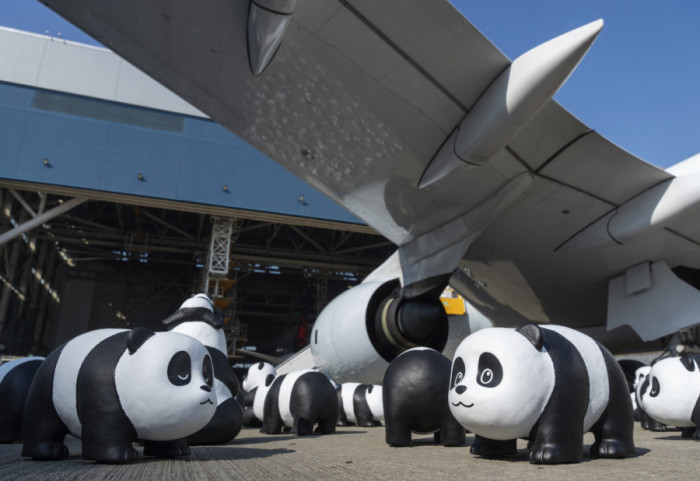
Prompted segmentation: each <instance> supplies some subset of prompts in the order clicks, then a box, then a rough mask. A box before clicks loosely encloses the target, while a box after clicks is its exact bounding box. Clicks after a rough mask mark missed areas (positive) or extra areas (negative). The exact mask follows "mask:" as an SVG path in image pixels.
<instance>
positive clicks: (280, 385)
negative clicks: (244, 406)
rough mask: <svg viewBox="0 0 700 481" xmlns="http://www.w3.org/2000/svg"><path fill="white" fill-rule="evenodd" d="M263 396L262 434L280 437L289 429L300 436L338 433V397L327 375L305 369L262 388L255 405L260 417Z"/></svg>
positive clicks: (293, 372)
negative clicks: (260, 404) (284, 430)
mask: <svg viewBox="0 0 700 481" xmlns="http://www.w3.org/2000/svg"><path fill="white" fill-rule="evenodd" d="M270 377H271V376H268V378H270ZM263 396H264V402H263V413H262V415H263V419H262V422H263V425H262V428H261V431H262V432H264V433H267V434H279V433H281V432H282V429H283V428H285V427H286V428H291V432H292V433H295V434H297V435H298V436H305V435H307V434H312V433H314V432H316V433H319V434H330V433H333V432H335V424H336V420H337V418H338V398H337V396H336V393H335V388H334V387H333V385H332V384H331V381H330V379H328V377H326V375H325V374H322V373H320V372H318V371H315V370H313V369H303V370H299V371H292V372H290V373H288V374H282V375H280V376H277V377H276V378H274V380H273V381H272V382H271V383H270V384H269V385H267V383H266V385H264V386H263V385H259V386H258V392H257V394H256V396H255V404H254V409H255V410H256V415H257V414H258V409H259V408H256V406H259V401H258V398H259V397H260V399H261V400H262V398H263ZM316 424H318V428H317V429H316V430H315V431H314V425H316Z"/></svg>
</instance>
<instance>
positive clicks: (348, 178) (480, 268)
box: [44, 0, 700, 339]
mask: <svg viewBox="0 0 700 481" xmlns="http://www.w3.org/2000/svg"><path fill="white" fill-rule="evenodd" d="M44 3H46V4H47V5H48V6H49V7H50V8H52V9H54V10H55V11H57V12H58V13H59V14H61V15H62V16H64V17H66V18H67V19H68V20H70V21H71V22H73V23H74V24H76V25H77V26H79V27H81V28H82V29H84V30H85V31H86V32H87V33H89V34H90V35H92V36H93V37H94V38H96V39H97V40H98V41H100V42H102V43H103V44H104V45H106V46H108V47H109V48H111V49H112V50H114V51H115V52H116V53H118V54H119V55H121V56H122V57H124V58H125V59H127V60H128V61H130V62H131V63H133V64H134V65H136V66H137V67H139V68H140V69H142V70H143V71H145V72H146V73H148V74H149V75H151V76H152V77H153V78H155V79H156V80H158V81H159V82H161V83H162V84H164V85H165V86H166V87H169V88H170V89H171V90H173V91H174V92H176V93H178V94H179V95H180V96H181V97H183V98H184V99H186V100H187V101H189V102H190V103H192V104H193V105H194V106H196V107H197V108H198V109H200V110H202V111H203V112H205V113H207V114H208V115H209V116H210V117H211V118H212V119H214V120H216V121H217V122H220V123H222V124H223V125H225V126H226V127H227V128H228V129H229V130H231V131H232V132H234V133H235V134H237V135H238V136H240V137H241V138H243V139H244V140H246V141H247V142H249V143H250V144H252V145H253V146H255V147H256V148H258V149H259V150H261V151H262V152H264V153H265V154H266V155H268V156H269V157H270V158H272V159H274V160H275V161H277V162H279V163H280V164H281V165H283V166H284V167H286V168H287V169H289V170H290V171H292V172H294V173H295V174H297V175H298V176H300V177H301V178H303V179H304V180H306V181H307V182H309V183H310V184H311V185H313V186H314V187H316V188H317V189H319V190H320V191H322V192H324V193H325V194H327V195H328V196H329V197H331V198H333V199H334V200H336V201H337V202H339V203H340V204H342V205H343V206H345V207H346V208H347V209H348V210H350V211H351V212H352V213H354V214H355V215H357V216H358V217H360V218H361V219H363V220H364V221H365V222H367V224H369V225H370V226H371V227H373V228H374V229H376V230H377V231H378V232H379V233H381V234H383V235H384V236H386V237H387V238H388V239H389V240H391V241H392V242H394V243H395V244H396V245H397V246H399V248H400V249H399V253H400V263H401V266H402V268H403V269H404V276H405V277H406V278H407V279H408V283H409V284H410V283H419V282H420V281H421V280H423V279H425V278H429V277H431V276H435V275H440V274H444V271H446V270H449V272H452V270H453V269H454V268H455V267H457V266H459V269H458V270H457V272H456V273H455V274H454V275H453V277H452V283H453V285H454V286H456V287H457V288H458V289H459V290H460V291H461V292H462V293H463V294H464V295H465V296H466V297H467V298H468V299H469V300H470V301H471V302H472V303H474V305H476V306H477V307H478V308H479V309H481V310H482V311H483V312H485V313H486V314H487V315H488V316H489V317H491V318H492V319H494V320H495V321H497V322H501V323H510V324H512V323H518V322H525V321H538V322H556V323H562V324H567V325H571V326H573V327H579V328H585V327H594V326H602V325H604V322H605V320H606V317H608V316H609V313H610V312H613V311H614V312H615V313H616V314H615V316H616V317H615V319H616V320H613V325H614V322H618V325H619V324H625V323H629V322H632V323H637V325H636V326H635V327H636V328H639V329H641V330H644V329H645V328H646V329H647V331H646V333H645V334H643V335H642V337H643V338H644V339H651V338H653V337H650V336H657V337H658V335H665V334H668V333H670V332H673V330H675V329H676V328H677V327H678V326H677V325H675V324H674V325H673V326H670V324H668V323H666V324H664V326H665V327H659V325H660V324H663V323H662V322H660V321H659V320H658V319H647V320H644V321H643V322H641V323H640V321H638V320H635V319H634V318H635V312H637V311H635V310H634V309H632V310H630V309H631V308H630V307H629V306H628V305H629V302H628V301H629V299H628V297H630V296H633V295H636V294H639V293H642V294H643V293H644V292H646V291H650V290H653V289H651V288H652V287H654V286H655V282H657V279H659V277H658V275H657V274H656V272H657V271H655V270H654V269H653V268H652V266H655V265H657V263H661V264H663V265H666V266H667V267H668V268H678V267H679V266H685V267H687V268H691V269H697V268H698V267H700V265H699V264H700V256H698V254H699V253H700V249H699V246H700V228H698V227H697V225H698V223H697V222H695V223H693V224H689V222H688V219H697V209H694V208H693V205H690V206H686V207H685V208H683V209H681V210H682V212H679V211H678V209H677V208H676V211H674V213H673V215H669V216H667V217H665V218H664V219H662V221H658V219H655V218H652V217H653V215H652V213H653V205H655V204H653V201H654V200H656V202H658V201H659V200H660V199H663V198H667V199H668V198H669V197H665V196H666V194H668V192H670V191H674V189H675V191H678V188H675V187H672V186H673V185H676V184H673V182H674V181H675V179H676V177H674V175H672V173H669V172H666V171H664V170H661V169H658V168H656V167H654V166H652V165H650V164H647V163H645V162H644V161H642V160H640V159H639V158H636V157H635V156H633V155H631V154H629V153H627V152H625V151H624V150H622V149H620V148H619V147H617V146H615V145H613V144H612V143H610V142H609V141H607V140H606V139H605V138H603V137H602V136H600V135H599V134H597V133H596V132H595V131H593V130H592V129H591V128H589V127H588V126H586V125H584V124H582V123H581V122H580V121H579V120H577V119H576V118H575V117H574V116H572V115H571V114H570V113H568V112H567V111H566V110H565V109H564V108H563V107H562V106H560V105H559V104H558V103H557V102H555V101H554V100H551V99H548V98H547V97H546V96H545V97H544V98H543V99H542V100H541V101H540V104H539V105H538V107H537V108H536V109H534V108H533V109H531V110H530V112H529V113H530V114H531V115H527V116H525V117H522V118H518V119H515V120H513V121H512V122H511V123H512V125H510V124H509V125H506V124H508V122H509V121H510V120H508V119H506V120H503V119H499V118H490V119H489V116H488V115H487V114H484V113H483V112H480V104H484V103H485V102H487V101H489V100H488V99H486V100H484V99H485V98H486V97H489V95H488V91H489V89H490V88H491V87H492V86H493V85H496V87H494V88H497V87H498V85H497V84H498V82H499V81H500V80H499V79H502V78H503V76H502V73H503V72H506V71H508V69H509V67H511V65H514V63H511V61H510V60H509V59H508V58H506V57H505V56H504V55H503V54H502V53H501V52H500V51H499V50H498V49H497V48H496V47H495V46H494V45H492V44H491V43H490V42H489V41H488V40H487V39H486V38H485V37H484V36H483V35H482V34H481V33H480V32H479V31H478V30H477V29H476V28H475V27H474V26H473V25H472V24H471V23H469V21H468V20H466V19H465V18H464V17H463V16H462V15H461V14H460V13H459V12H457V11H456V10H455V8H454V7H453V6H452V5H450V4H449V3H448V2H447V1H442V0H440V1H436V0H433V1H431V2H425V1H424V0H383V1H381V2H378V1H376V0H299V1H296V0H254V1H253V2H248V1H234V2H232V1H228V0H211V1H208V2H207V3H206V4H202V3H200V2H187V1H175V0H172V1H166V0H160V1H149V2H142V1H137V0H123V1H120V2H111V1H107V0H45V1H44ZM590 42H592V40H591V41H590ZM590 42H589V43H588V45H590ZM511 73H512V72H511ZM567 75H568V74H567ZM567 75H564V78H565V77H566V76H567ZM545 80H546V79H545ZM543 82H544V81H543ZM562 82H563V79H562ZM551 94H553V92H552V93H550V94H549V96H550V97H551ZM505 110H507V109H505ZM525 110H526V111H527V108H525ZM526 113H527V112H526ZM470 115H471V118H472V120H473V119H477V120H479V122H477V123H479V124H483V123H484V122H485V121H488V122H495V123H497V124H498V123H501V124H503V125H506V127H504V128H502V129H500V130H498V131H496V132H495V133H494V132H491V133H488V132H487V134H483V135H482V137H483V136H484V135H486V136H487V137H488V139H489V140H491V141H494V142H495V141H498V140H499V136H501V137H503V136H504V135H505V134H503V132H507V134H508V135H507V136H506V137H503V139H501V140H502V142H500V143H498V142H496V143H497V144H498V145H497V147H498V148H496V149H491V151H490V154H489V156H487V157H484V158H483V159H481V160H479V161H476V160H474V159H477V158H478V155H474V156H473V157H470V158H467V159H466V160H465V158H461V160H460V153H459V152H457V155H456V157H457V160H456V161H455V160H454V159H452V160H450V161H449V162H448V163H447V164H444V163H442V164H441V163H440V162H442V161H440V162H438V161H435V163H434V162H433V161H434V160H435V159H436V158H439V157H440V156H441V155H443V153H445V152H447V154H449V155H452V154H453V153H452V152H450V148H451V147H450V148H448V147H445V145H451V144H450V142H452V140H450V139H453V138H454V136H457V135H461V133H460V132H459V126H460V125H461V126H462V127H463V130H464V129H465V128H464V126H465V125H466V124H465V122H467V120H469V116H470ZM465 119H466V120H465ZM484 119H485V120H484ZM516 121H517V122H516ZM475 122H476V121H475ZM472 123H474V122H472ZM499 125H500V124H499ZM487 127H488V126H487ZM478 128H481V126H478ZM487 130H488V129H487ZM494 139H495V140H494ZM467 140H469V139H467ZM482 140H483V139H482ZM463 142H464V139H463ZM470 142H471V144H469V145H472V146H473V145H476V144H478V143H479V141H478V139H477V140H474V139H471V140H470ZM458 143H459V142H457V143H456V144H455V145H457V144H458ZM482 143H483V142H482ZM468 147H469V146H468ZM482 147H483V146H482ZM484 149H486V147H483V148H481V150H479V151H478V152H477V154H479V153H481V152H484ZM467 150H469V149H468V148H467ZM486 150H488V149H486ZM470 155H471V154H470ZM452 156H453V157H455V156H454V155H452ZM470 159H471V160H470ZM472 160H474V161H472ZM462 161H464V162H462ZM436 163H437V164H439V165H437V167H435V169H433V168H432V167H430V166H431V164H433V165H435V164H436ZM445 165H447V167H445ZM443 167H445V168H443ZM431 169H433V170H431ZM434 170H438V171H439V172H438V174H439V175H434V174H435V172H434ZM689 170H690V171H692V172H694V171H695V170H698V169H689ZM649 192H651V194H649V195H648V197H651V200H648V202H647V203H646V204H644V203H643V202H642V201H641V200H639V199H640V198H642V197H643V196H644V194H645V193H649ZM640 196H641V197H640ZM635 199H637V200H635ZM630 203H631V204H630ZM637 204H643V205H641V206H638V205H637ZM630 206H631V207H630ZM650 206H651V207H650ZM645 209H646V210H645ZM623 210H624V211H626V212H629V211H631V213H628V214H626V215H627V216H628V217H627V218H628V219H632V220H629V224H633V226H634V225H637V227H638V229H637V230H634V229H632V228H631V227H629V226H627V224H625V226H623V227H624V228H621V229H622V230H624V232H625V233H626V234H625V235H626V237H625V236H623V235H622V234H619V235H617V234H616V233H615V232H616V231H609V229H607V226H608V225H609V224H610V219H611V218H612V217H615V216H616V214H617V213H618V212H622V211H623ZM650 212H651V213H650ZM622 218H623V217H619V216H618V220H619V219H622ZM600 219H602V220H600ZM606 219H607V220H606ZM597 221H598V222H597ZM635 222H636V224H635ZM601 226H602V227H601ZM630 229H631V230H630ZM606 236H607V237H606ZM611 239H612V240H611ZM460 259H462V260H461V261H460ZM458 263H459V264H458ZM645 265H646V266H647V267H646V270H644V268H643V266H645ZM663 265H659V266H657V267H659V268H662V267H663ZM431 266H437V267H431ZM635 266H642V267H641V268H639V267H638V268H637V270H634V269H633V268H634V267H635ZM658 272H661V271H660V270H659V271H658ZM620 276H622V281H624V282H627V284H625V283H624V282H623V285H622V287H621V289H622V293H621V294H620V295H619V296H618V297H619V302H618V301H614V302H613V304H615V305H614V306H613V309H612V311H611V308H610V305H609V302H608V297H609V296H608V291H609V289H612V287H611V286H612V285H613V284H614V282H613V280H614V279H616V278H620ZM406 278H404V282H406V281H407V279H406ZM635 282H637V284H635ZM637 285H641V287H639V288H638V289H637V287H634V286H637ZM625 286H627V287H625ZM630 286H632V287H630ZM635 289H637V290H635ZM671 290H673V289H671ZM620 296H621V297H620ZM612 297H614V296H612ZM612 297H611V298H612ZM638 297H639V296H637V298H638ZM662 297H664V296H662ZM691 297H692V296H691ZM615 299H617V297H615ZM646 302H647V303H648V302H649V301H646ZM694 302H695V301H694ZM616 307H617V308H619V309H618V311H621V313H620V312H618V311H615V308H616ZM637 309H639V307H638V306H637ZM641 310H642V311H644V310H645V307H644V304H643V305H642V307H641ZM654 315H656V314H654ZM647 317H650V316H649V315H647ZM608 320H609V321H610V319H609V318H608ZM628 321H629V322H628ZM688 322H689V321H688V320H687V319H686V320H685V321H683V322H681V324H683V325H684V326H686V325H688ZM669 326H670V327H669ZM659 333H662V334H659ZM598 334H599V335H601V336H602V335H603V333H602V332H599V333H598ZM625 335H626V337H627V338H629V333H625ZM603 337H604V336H603Z"/></svg>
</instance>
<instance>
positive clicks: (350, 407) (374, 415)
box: [337, 382, 384, 427]
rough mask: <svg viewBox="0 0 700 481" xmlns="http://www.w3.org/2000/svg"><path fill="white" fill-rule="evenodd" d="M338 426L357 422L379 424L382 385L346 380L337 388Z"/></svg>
mask: <svg viewBox="0 0 700 481" xmlns="http://www.w3.org/2000/svg"><path fill="white" fill-rule="evenodd" d="M337 393H338V426H349V425H351V424H357V425H358V426H363V427H374V426H381V425H382V420H383V419H384V406H383V404H382V386H379V385H374V384H360V383H359V382H346V383H343V384H341V385H340V387H339V388H338V389H337Z"/></svg>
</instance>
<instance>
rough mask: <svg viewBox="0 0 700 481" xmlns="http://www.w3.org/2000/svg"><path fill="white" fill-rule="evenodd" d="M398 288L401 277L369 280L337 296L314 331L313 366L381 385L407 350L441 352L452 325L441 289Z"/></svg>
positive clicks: (342, 378) (348, 378) (340, 380)
mask: <svg viewBox="0 0 700 481" xmlns="http://www.w3.org/2000/svg"><path fill="white" fill-rule="evenodd" d="M400 287H401V286H400V284H399V281H398V280H390V281H372V282H365V283H363V284H360V285H358V286H355V287H353V288H352V289H350V290H348V291H346V292H344V293H342V294H341V295H339V296H338V297H336V298H335V299H333V301H332V302H331V303H330V304H328V306H326V308H325V309H323V311H322V312H321V313H320V314H319V316H318V319H317V320H316V322H315V324H314V327H313V330H312V331H311V355H312V357H313V361H314V365H315V367H316V368H318V369H320V370H321V371H323V372H325V373H326V374H327V375H328V376H330V377H331V379H333V380H334V381H336V382H338V383H343V382H361V383H365V384H381V382H382V379H383V377H384V371H385V370H386V368H387V367H388V366H389V363H390V362H391V360H392V359H394V358H395V357H396V356H398V355H399V354H400V353H402V352H403V351H405V350H406V349H410V348H411V347H415V346H428V347H431V348H433V349H436V350H438V351H441V350H442V349H443V347H444V346H445V343H446V342H447V336H448V331H449V327H448V321H447V314H446V313H445V309H444V308H443V306H442V303H441V302H440V299H439V298H438V295H439V293H438V294H437V295H436V294H435V292H434V291H432V292H429V293H426V294H425V295H421V296H419V297H414V298H406V297H404V296H402V295H401V289H400Z"/></svg>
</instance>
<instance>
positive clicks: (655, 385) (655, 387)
mask: <svg viewBox="0 0 700 481" xmlns="http://www.w3.org/2000/svg"><path fill="white" fill-rule="evenodd" d="M659 392H661V386H660V385H659V380H658V379H656V377H653V378H651V391H650V392H649V396H651V397H656V396H658V395H659Z"/></svg>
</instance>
